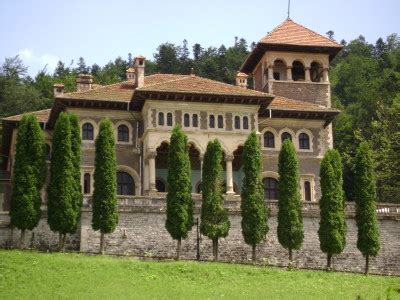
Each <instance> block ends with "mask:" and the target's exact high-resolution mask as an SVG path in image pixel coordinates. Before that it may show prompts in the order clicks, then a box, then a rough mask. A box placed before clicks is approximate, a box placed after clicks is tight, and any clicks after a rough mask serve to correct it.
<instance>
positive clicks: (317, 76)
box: [310, 61, 323, 82]
mask: <svg viewBox="0 0 400 300" xmlns="http://www.w3.org/2000/svg"><path fill="white" fill-rule="evenodd" d="M310 77H311V81H312V82H321V81H322V78H323V69H322V65H321V64H320V63H318V62H316V61H314V62H313V63H311V69H310Z"/></svg>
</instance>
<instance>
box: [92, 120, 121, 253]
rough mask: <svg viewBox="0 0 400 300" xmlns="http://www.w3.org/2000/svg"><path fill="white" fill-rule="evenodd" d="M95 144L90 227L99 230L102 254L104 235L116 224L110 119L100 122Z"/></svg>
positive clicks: (113, 156) (112, 139)
mask: <svg viewBox="0 0 400 300" xmlns="http://www.w3.org/2000/svg"><path fill="white" fill-rule="evenodd" d="M95 145H96V155H95V166H94V167H95V169H94V191H93V215H92V228H93V230H100V234H101V235H100V252H101V254H104V248H105V243H104V235H105V234H107V233H112V232H113V231H114V230H115V228H116V226H117V224H118V201H117V178H116V177H117V160H116V156H115V140H114V131H113V126H112V123H111V121H110V120H108V119H104V120H102V121H101V122H100V130H99V134H98V136H97V138H96V143H95Z"/></svg>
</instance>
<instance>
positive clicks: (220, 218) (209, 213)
mask: <svg viewBox="0 0 400 300" xmlns="http://www.w3.org/2000/svg"><path fill="white" fill-rule="evenodd" d="M221 175H222V148H221V144H220V142H219V141H218V140H214V141H210V142H208V145H207V149H206V153H205V154H204V161H203V170H202V181H201V192H202V195H203V201H202V205H201V224H200V231H201V233H202V234H204V235H205V236H207V237H208V238H210V239H211V240H212V243H213V254H214V260H218V239H219V238H221V237H227V236H228V233H229V228H230V226H231V223H230V221H229V217H228V211H227V209H226V208H224V198H223V195H222V188H221V183H222V178H221Z"/></svg>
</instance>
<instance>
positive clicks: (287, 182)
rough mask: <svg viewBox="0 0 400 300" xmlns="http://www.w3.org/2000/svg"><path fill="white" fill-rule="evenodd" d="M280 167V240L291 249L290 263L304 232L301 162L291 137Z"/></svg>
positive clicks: (281, 152)
mask: <svg viewBox="0 0 400 300" xmlns="http://www.w3.org/2000/svg"><path fill="white" fill-rule="evenodd" d="M278 169H279V186H278V188H279V196H278V198H279V199H278V200H279V201H278V208H279V211H278V240H279V243H280V244H281V245H282V246H283V247H284V248H286V249H288V250H289V264H291V261H292V250H297V249H300V247H301V244H302V243H303V238H304V232H303V219H302V214H301V208H302V207H301V205H302V204H301V199H300V191H299V186H300V185H299V163H298V161H297V155H296V149H295V148H294V145H293V143H292V141H291V140H289V139H286V140H285V141H284V142H283V144H282V149H281V151H280V153H279V162H278Z"/></svg>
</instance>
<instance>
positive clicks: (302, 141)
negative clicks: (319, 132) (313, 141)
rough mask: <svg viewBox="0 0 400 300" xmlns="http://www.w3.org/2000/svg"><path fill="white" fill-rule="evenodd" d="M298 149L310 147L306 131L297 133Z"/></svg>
mask: <svg viewBox="0 0 400 300" xmlns="http://www.w3.org/2000/svg"><path fill="white" fill-rule="evenodd" d="M299 149H310V137H309V136H308V134H307V133H304V132H302V133H300V135H299Z"/></svg>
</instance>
